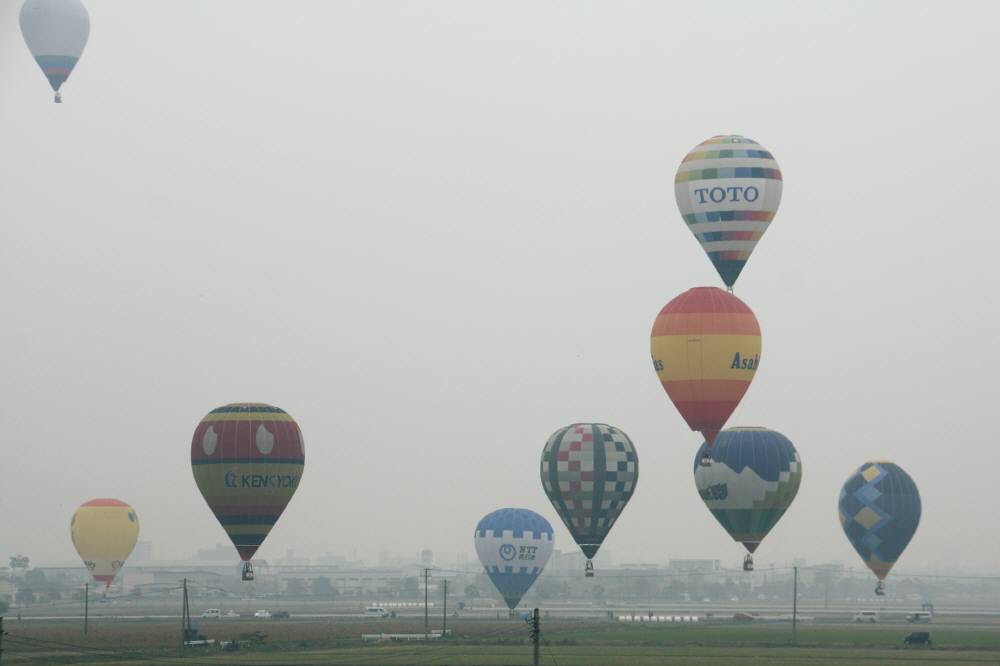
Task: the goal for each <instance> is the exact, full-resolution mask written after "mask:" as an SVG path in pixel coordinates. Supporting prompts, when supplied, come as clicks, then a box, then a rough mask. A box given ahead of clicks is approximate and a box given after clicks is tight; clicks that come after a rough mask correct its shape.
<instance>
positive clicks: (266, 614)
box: [253, 610, 271, 620]
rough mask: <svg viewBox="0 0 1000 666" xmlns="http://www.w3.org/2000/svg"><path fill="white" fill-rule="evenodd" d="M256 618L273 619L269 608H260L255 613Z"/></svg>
mask: <svg viewBox="0 0 1000 666" xmlns="http://www.w3.org/2000/svg"><path fill="white" fill-rule="evenodd" d="M253 616H254V617H255V618H258V619H264V620H269V619H271V611H269V610H259V611H257V612H256V613H254V614H253Z"/></svg>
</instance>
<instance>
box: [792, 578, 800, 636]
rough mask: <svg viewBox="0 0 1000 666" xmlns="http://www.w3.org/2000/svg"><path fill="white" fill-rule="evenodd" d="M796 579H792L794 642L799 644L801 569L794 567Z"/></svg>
mask: <svg viewBox="0 0 1000 666" xmlns="http://www.w3.org/2000/svg"><path fill="white" fill-rule="evenodd" d="M792 570H793V571H794V572H795V577H794V578H793V579H792V642H793V643H798V642H799V627H798V623H799V568H798V567H792Z"/></svg>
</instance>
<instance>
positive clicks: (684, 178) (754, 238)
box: [674, 134, 782, 287]
mask: <svg viewBox="0 0 1000 666" xmlns="http://www.w3.org/2000/svg"><path fill="white" fill-rule="evenodd" d="M781 188H782V177H781V169H780V168H779V167H778V163H777V162H776V161H775V159H774V156H772V155H771V153H770V152H768V151H767V150H765V149H764V148H763V147H762V146H761V145H760V144H758V143H757V142H756V141H753V140H752V139H747V138H746V137H742V136H739V135H735V134H734V135H728V136H717V137H713V138H711V139H709V140H708V141H705V142H703V143H701V144H699V145H698V146H696V147H695V148H694V149H693V150H692V151H691V152H690V153H688V154H687V156H686V157H685V158H684V161H683V162H682V163H681V166H680V168H679V169H678V170H677V175H676V176H675V178H674V195H675V197H676V199H677V206H678V208H679V209H680V212H681V215H682V216H683V218H684V221H685V222H686V223H687V225H688V229H690V230H691V233H693V234H694V237H695V238H696V239H697V240H698V242H699V243H700V244H701V247H702V249H704V250H705V253H706V254H708V258H709V259H710V260H711V261H712V264H713V265H714V266H715V269H716V271H718V273H719V276H720V277H721V278H722V281H723V282H725V283H726V285H727V286H730V287H732V286H733V285H734V284H735V283H736V280H737V278H739V276H740V272H741V271H742V270H743V266H744V265H745V264H746V262H747V259H749V258H750V253H752V252H753V250H754V247H756V245H757V242H758V241H759V240H760V238H761V236H763V235H764V232H765V231H767V227H768V226H769V225H770V224H771V220H772V219H773V218H774V214H775V213H776V212H777V211H778V205H779V204H780V203H781Z"/></svg>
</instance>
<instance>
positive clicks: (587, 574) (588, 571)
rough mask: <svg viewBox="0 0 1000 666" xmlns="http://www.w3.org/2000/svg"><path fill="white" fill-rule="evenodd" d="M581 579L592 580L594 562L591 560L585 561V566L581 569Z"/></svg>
mask: <svg viewBox="0 0 1000 666" xmlns="http://www.w3.org/2000/svg"><path fill="white" fill-rule="evenodd" d="M583 577H584V578H593V577H594V562H593V560H587V565H586V566H585V567H584V568H583Z"/></svg>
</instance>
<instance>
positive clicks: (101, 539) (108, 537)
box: [69, 498, 139, 586]
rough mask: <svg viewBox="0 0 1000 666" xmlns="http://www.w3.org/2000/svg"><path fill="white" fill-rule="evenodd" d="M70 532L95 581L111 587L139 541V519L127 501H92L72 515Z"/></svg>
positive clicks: (74, 544)
mask: <svg viewBox="0 0 1000 666" xmlns="http://www.w3.org/2000/svg"><path fill="white" fill-rule="evenodd" d="M69 531H70V538H72V539H73V546H74V547H75V548H76V552H77V553H79V555H80V559H81V560H83V563H84V564H85V565H86V566H87V569H89V570H90V574H91V575H92V576H93V577H94V580H96V581H97V582H99V583H104V584H105V585H106V586H110V585H111V581H113V580H114V579H115V575H116V574H117V573H118V572H119V571H121V568H122V567H123V566H124V565H125V560H127V559H128V556H129V555H130V554H131V553H132V549H133V548H135V542H136V541H137V540H138V539H139V518H138V516H136V513H135V509H133V508H132V507H130V506H129V505H128V504H126V503H125V502H122V501H120V500H116V499H109V498H104V499H92V500H90V501H89V502H84V503H83V504H81V505H80V506H79V508H77V510H76V511H75V512H74V513H73V519H72V520H71V521H70V527H69Z"/></svg>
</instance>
